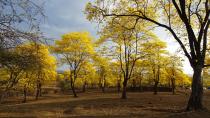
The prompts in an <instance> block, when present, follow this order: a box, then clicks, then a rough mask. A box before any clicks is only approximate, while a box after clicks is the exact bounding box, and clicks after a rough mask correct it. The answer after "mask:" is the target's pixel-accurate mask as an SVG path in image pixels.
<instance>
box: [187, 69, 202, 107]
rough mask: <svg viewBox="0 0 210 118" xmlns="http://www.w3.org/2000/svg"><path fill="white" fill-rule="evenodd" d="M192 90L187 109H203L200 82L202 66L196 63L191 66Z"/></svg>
mask: <svg viewBox="0 0 210 118" xmlns="http://www.w3.org/2000/svg"><path fill="white" fill-rule="evenodd" d="M193 70H194V74H193V80H192V86H191V87H192V91H191V95H190V98H189V101H188V105H187V111H191V110H200V109H203V104H202V99H203V85H202V82H201V72H202V66H201V65H197V66H195V67H194V68H193Z"/></svg>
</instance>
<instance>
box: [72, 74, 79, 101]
mask: <svg viewBox="0 0 210 118" xmlns="http://www.w3.org/2000/svg"><path fill="white" fill-rule="evenodd" d="M71 90H72V92H73V95H74V97H75V98H76V97H78V96H77V93H76V91H75V87H74V81H73V79H72V78H71Z"/></svg>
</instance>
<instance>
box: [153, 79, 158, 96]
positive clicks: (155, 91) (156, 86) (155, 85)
mask: <svg viewBox="0 0 210 118" xmlns="http://www.w3.org/2000/svg"><path fill="white" fill-rule="evenodd" d="M157 92H158V82H155V84H154V95H157Z"/></svg>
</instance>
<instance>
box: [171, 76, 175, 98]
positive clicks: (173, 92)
mask: <svg viewBox="0 0 210 118" xmlns="http://www.w3.org/2000/svg"><path fill="white" fill-rule="evenodd" d="M171 88H172V94H173V95H175V89H176V83H175V78H174V77H172V78H171Z"/></svg>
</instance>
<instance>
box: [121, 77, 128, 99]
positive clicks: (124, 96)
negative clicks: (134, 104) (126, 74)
mask: <svg viewBox="0 0 210 118" xmlns="http://www.w3.org/2000/svg"><path fill="white" fill-rule="evenodd" d="M127 81H128V79H127V78H125V80H124V82H123V90H122V97H121V98H122V99H127V94H126V88H127Z"/></svg>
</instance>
